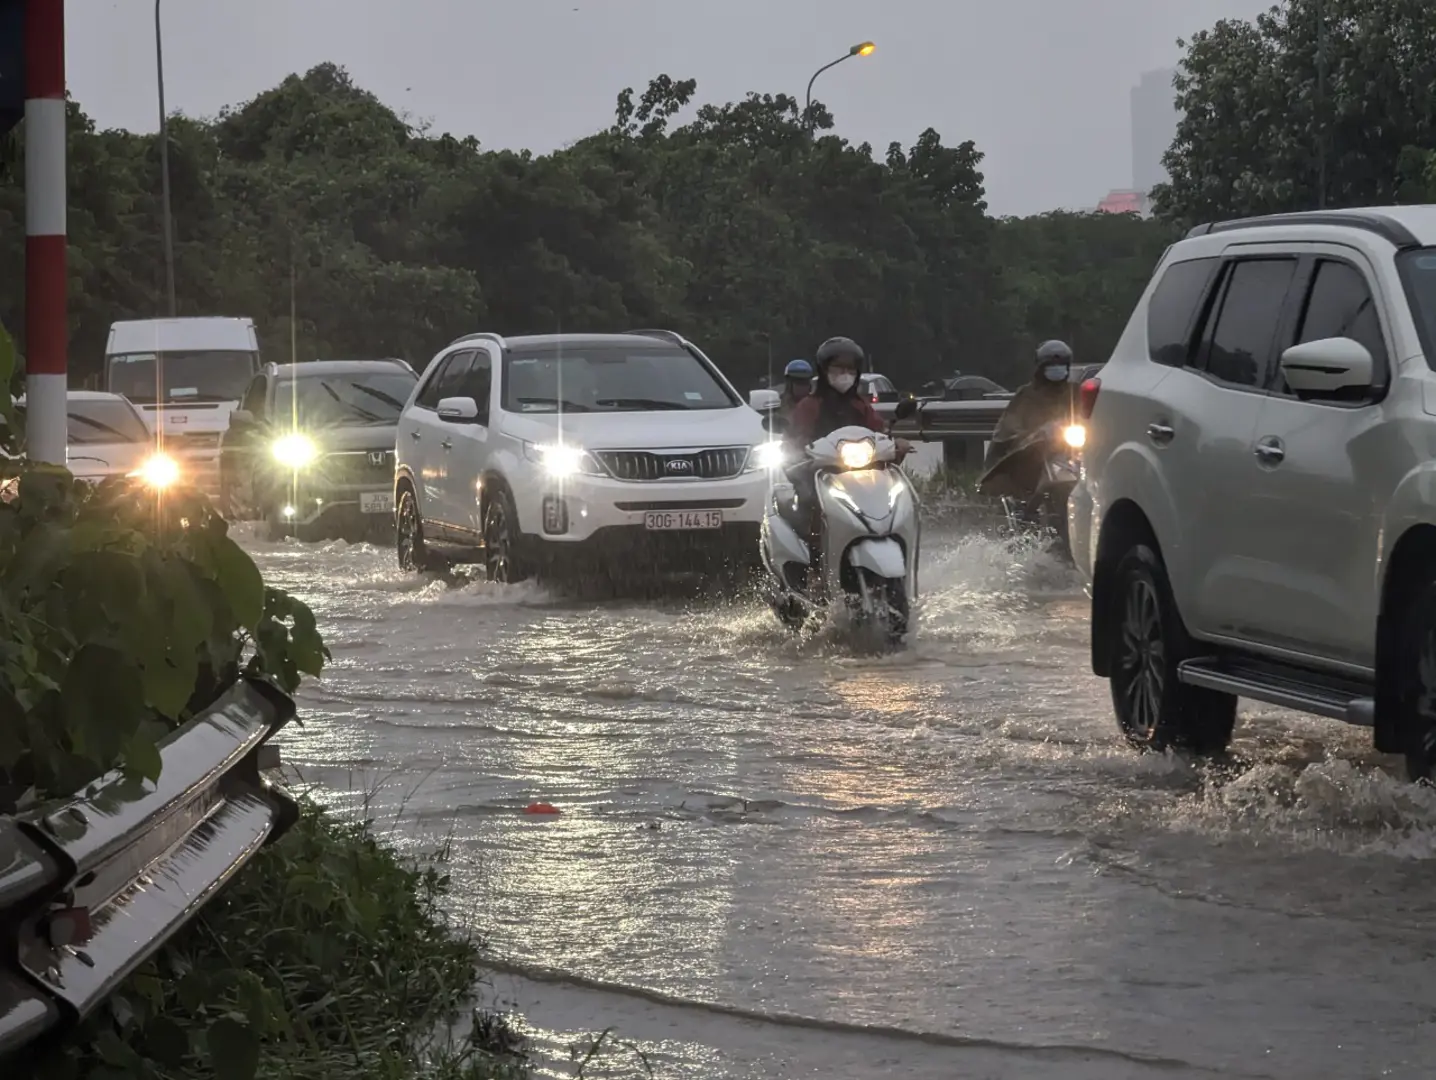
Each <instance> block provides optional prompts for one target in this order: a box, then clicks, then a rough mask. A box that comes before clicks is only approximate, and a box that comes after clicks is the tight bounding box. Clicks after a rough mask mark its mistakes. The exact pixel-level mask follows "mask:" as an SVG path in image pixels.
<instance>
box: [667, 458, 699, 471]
mask: <svg viewBox="0 0 1436 1080" xmlns="http://www.w3.org/2000/svg"><path fill="white" fill-rule="evenodd" d="M663 471H664V472H670V473H682V474H684V475H687V474H689V473H692V472H693V462H691V461H689V460H688V459H687V458H686V457H671V458H669V459H668V460H667V461H665V462H664V463H663Z"/></svg>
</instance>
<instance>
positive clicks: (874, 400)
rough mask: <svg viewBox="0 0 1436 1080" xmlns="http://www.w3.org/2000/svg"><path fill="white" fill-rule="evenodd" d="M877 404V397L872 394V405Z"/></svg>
mask: <svg viewBox="0 0 1436 1080" xmlns="http://www.w3.org/2000/svg"><path fill="white" fill-rule="evenodd" d="M877 403H878V396H877V395H876V394H874V395H873V404H874V405H876V404H877Z"/></svg>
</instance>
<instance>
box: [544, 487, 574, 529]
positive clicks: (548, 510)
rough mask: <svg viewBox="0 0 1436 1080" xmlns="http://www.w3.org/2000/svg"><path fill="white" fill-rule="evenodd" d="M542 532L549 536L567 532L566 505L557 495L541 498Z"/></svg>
mask: <svg viewBox="0 0 1436 1080" xmlns="http://www.w3.org/2000/svg"><path fill="white" fill-rule="evenodd" d="M543 531H544V532H546V533H548V534H549V535H550V536H562V535H563V534H564V533H566V532H568V505H567V504H566V503H565V502H564V501H563V499H562V498H560V497H559V496H557V495H545V496H544V498H543Z"/></svg>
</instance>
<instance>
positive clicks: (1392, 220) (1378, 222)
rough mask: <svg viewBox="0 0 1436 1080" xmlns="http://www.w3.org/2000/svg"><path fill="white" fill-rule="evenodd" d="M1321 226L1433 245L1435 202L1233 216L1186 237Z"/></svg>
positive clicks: (1409, 244) (1402, 244)
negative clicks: (1417, 204)
mask: <svg viewBox="0 0 1436 1080" xmlns="http://www.w3.org/2000/svg"><path fill="white" fill-rule="evenodd" d="M1322 228H1328V229H1330V228H1356V229H1361V230H1362V231H1364V232H1369V233H1375V234H1377V235H1381V236H1383V237H1385V238H1386V239H1388V240H1390V241H1391V242H1392V243H1393V244H1394V245H1395V246H1396V247H1436V205H1431V204H1425V205H1419V206H1359V207H1352V208H1350V209H1346V210H1309V211H1302V212H1298V213H1292V214H1266V215H1262V216H1259V217H1251V218H1235V219H1232V220H1230V221H1217V222H1209V223H1207V224H1205V225H1198V226H1197V227H1196V228H1194V229H1192V230H1191V231H1190V232H1189V233H1188V234H1187V239H1194V238H1197V237H1203V236H1223V237H1225V238H1227V239H1235V238H1236V236H1237V235H1242V234H1245V233H1247V232H1248V230H1250V231H1251V232H1252V233H1265V232H1267V231H1268V230H1271V232H1272V233H1273V235H1272V239H1279V238H1284V236H1281V237H1279V236H1278V235H1276V231H1277V230H1281V233H1282V234H1286V235H1289V234H1288V230H1296V231H1298V232H1300V231H1304V230H1307V229H1322Z"/></svg>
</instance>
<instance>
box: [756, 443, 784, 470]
mask: <svg viewBox="0 0 1436 1080" xmlns="http://www.w3.org/2000/svg"><path fill="white" fill-rule="evenodd" d="M787 460H788V448H787V447H786V446H784V445H783V444H782V443H781V442H778V441H777V440H776V439H774V440H772V441H770V442H765V443H759V444H758V445H757V446H755V447H753V452H752V453H751V454H750V455H749V457H748V467H749V468H752V469H781V468H782V467H783V466H784V465H785V464H786V463H787Z"/></svg>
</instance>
